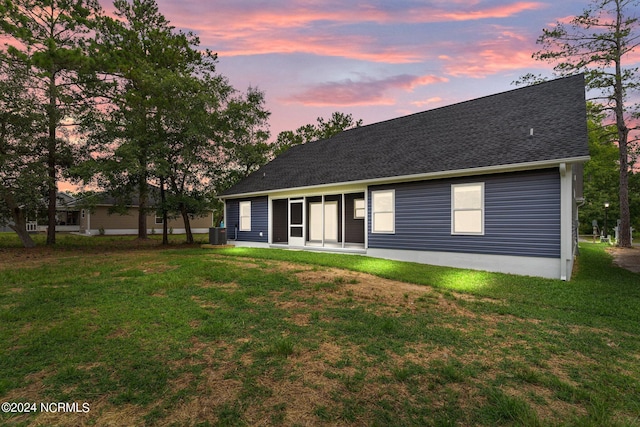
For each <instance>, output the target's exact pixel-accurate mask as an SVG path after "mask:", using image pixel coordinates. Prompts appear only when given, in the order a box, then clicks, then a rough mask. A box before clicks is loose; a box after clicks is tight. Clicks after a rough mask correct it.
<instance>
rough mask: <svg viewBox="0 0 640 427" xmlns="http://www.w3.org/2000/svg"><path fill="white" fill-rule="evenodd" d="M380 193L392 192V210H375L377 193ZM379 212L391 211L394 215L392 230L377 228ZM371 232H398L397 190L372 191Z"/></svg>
mask: <svg viewBox="0 0 640 427" xmlns="http://www.w3.org/2000/svg"><path fill="white" fill-rule="evenodd" d="M380 193H391V210H390V211H376V210H375V198H376V197H375V195H376V194H380ZM377 213H391V214H392V216H393V220H392V221H393V224H392V226H391V230H381V231H379V230H376V219H375V218H376V214H377ZM371 233H372V234H395V233H396V190H393V189H392V190H376V191H372V192H371Z"/></svg>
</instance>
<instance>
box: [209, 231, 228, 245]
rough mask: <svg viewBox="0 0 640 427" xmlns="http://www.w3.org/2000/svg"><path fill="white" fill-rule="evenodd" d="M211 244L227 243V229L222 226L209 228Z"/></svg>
mask: <svg viewBox="0 0 640 427" xmlns="http://www.w3.org/2000/svg"><path fill="white" fill-rule="evenodd" d="M209 244H210V245H226V244H227V229H226V228H222V227H212V228H210V229H209Z"/></svg>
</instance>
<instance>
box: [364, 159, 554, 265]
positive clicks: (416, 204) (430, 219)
mask: <svg viewBox="0 0 640 427" xmlns="http://www.w3.org/2000/svg"><path fill="white" fill-rule="evenodd" d="M474 182H484V183H485V195H484V200H485V205H484V208H485V212H484V214H485V233H484V235H483V236H460V235H456V236H453V235H451V184H464V183H474ZM391 188H393V189H395V196H396V206H395V208H396V212H395V221H396V230H395V234H392V235H385V234H375V233H371V205H369V230H368V233H369V247H370V248H380V249H410V250H424V251H444V252H461V253H477V254H493V255H516V256H533V257H548V258H558V257H560V174H559V172H558V171H557V169H550V170H543V171H534V172H515V173H507V174H496V175H486V176H478V177H466V178H456V179H446V180H437V181H421V182H411V183H403V184H393V185H383V186H372V187H369V195H371V191H375V190H382V189H391ZM370 200H371V197H369V201H370ZM369 203H371V202H369Z"/></svg>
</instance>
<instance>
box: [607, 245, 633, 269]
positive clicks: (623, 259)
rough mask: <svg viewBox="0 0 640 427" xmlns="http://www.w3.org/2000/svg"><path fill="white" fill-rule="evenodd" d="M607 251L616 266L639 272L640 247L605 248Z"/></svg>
mask: <svg viewBox="0 0 640 427" xmlns="http://www.w3.org/2000/svg"><path fill="white" fill-rule="evenodd" d="M607 252H609V253H610V254H611V255H612V256H613V263H614V264H615V265H617V266H618V267H620V268H624V269H627V270H629V271H632V272H634V273H640V248H637V247H633V248H615V247H614V248H609V249H607Z"/></svg>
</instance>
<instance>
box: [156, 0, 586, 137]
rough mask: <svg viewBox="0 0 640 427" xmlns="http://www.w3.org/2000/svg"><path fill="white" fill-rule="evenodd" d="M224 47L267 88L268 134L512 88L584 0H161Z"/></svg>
mask: <svg viewBox="0 0 640 427" xmlns="http://www.w3.org/2000/svg"><path fill="white" fill-rule="evenodd" d="M157 1H158V5H159V8H160V12H161V13H163V14H164V15H165V17H166V18H167V19H168V20H169V21H170V22H171V24H172V25H173V26H175V27H176V28H177V29H181V30H183V31H192V32H194V33H195V34H197V35H198V36H199V37H200V41H201V46H202V47H203V48H209V49H211V50H212V51H214V52H217V53H218V55H219V62H218V68H217V69H218V71H219V72H220V73H221V74H223V75H225V76H227V77H228V78H229V80H230V82H231V84H232V85H233V86H234V87H235V88H236V89H239V90H242V91H244V90H246V88H247V87H248V86H254V87H258V88H259V89H260V90H262V91H264V92H265V94H266V99H267V108H268V109H269V110H270V111H271V113H272V115H271V119H270V124H271V140H274V139H275V137H276V136H277V134H278V133H279V132H280V131H282V130H293V129H296V128H298V127H299V126H301V125H304V124H307V123H315V120H316V118H317V117H319V116H322V117H329V116H330V114H331V113H332V112H333V111H341V112H344V113H351V114H353V116H354V118H355V119H362V120H363V122H364V124H365V125H366V124H370V123H375V122H378V121H382V120H386V119H391V118H394V117H399V116H403V115H407V114H411V113H415V112H419V111H424V110H428V109H432V108H436V107H440V106H444V105H449V104H452V103H456V102H460V101H465V100H469V99H473V98H477V97H481V96H485V95H490V94H493V93H497V92H502V91H506V90H511V89H514V88H515V86H514V85H512V82H513V81H514V80H516V79H517V78H518V77H520V76H522V75H524V74H526V73H534V74H543V75H545V76H550V75H551V68H552V67H551V65H549V64H546V63H542V62H537V61H534V60H533V59H532V58H531V54H532V52H534V51H536V50H538V49H539V46H537V45H536V43H535V42H536V39H537V38H538V36H539V35H540V34H541V33H542V29H543V28H545V27H546V28H549V27H550V26H552V25H553V24H554V23H555V22H556V21H558V20H567V19H570V18H571V17H572V16H574V15H576V14H579V13H581V12H582V11H583V9H584V8H585V7H587V6H588V5H589V3H588V0H562V1H558V0H540V1H517V0H431V1H418V0H413V1H412V0H394V1H381V0H379V1H349V0H339V1H333V0H324V1H322V0H317V1H311V0H307V1H303V0H269V1H252V0H224V1H220V0H216V1H204V0H157Z"/></svg>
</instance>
